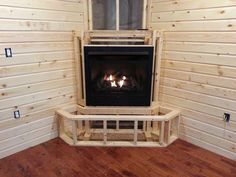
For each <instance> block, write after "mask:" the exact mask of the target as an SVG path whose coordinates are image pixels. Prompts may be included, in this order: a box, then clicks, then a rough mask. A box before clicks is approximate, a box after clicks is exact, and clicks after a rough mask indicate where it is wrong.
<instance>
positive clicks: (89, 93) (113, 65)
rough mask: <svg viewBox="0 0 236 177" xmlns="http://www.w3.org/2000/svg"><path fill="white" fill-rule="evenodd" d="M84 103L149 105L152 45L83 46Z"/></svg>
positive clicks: (93, 104)
mask: <svg viewBox="0 0 236 177" xmlns="http://www.w3.org/2000/svg"><path fill="white" fill-rule="evenodd" d="M84 57H85V86H86V104H87V106H150V102H151V85H152V64H153V47H151V46H140V47H139V46H132V47H131V46H110V47H109V46H85V47H84Z"/></svg>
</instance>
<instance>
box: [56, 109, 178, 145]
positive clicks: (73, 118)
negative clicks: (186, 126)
mask: <svg viewBox="0 0 236 177" xmlns="http://www.w3.org/2000/svg"><path fill="white" fill-rule="evenodd" d="M161 109H162V110H164V109H165V108H161ZM161 109H160V108H159V110H161ZM165 110H167V109H165ZM168 110H169V109H168ZM160 113H161V114H162V115H158V114H156V115H80V114H79V115H73V114H71V113H69V112H66V111H64V110H58V111H57V112H56V114H57V117H58V120H59V136H60V137H61V138H62V139H63V140H64V141H65V142H67V143H68V144H70V145H75V146H146V147H152V146H155V147H161V146H167V145H169V144H170V143H172V142H173V141H174V140H176V139H177V137H178V131H179V111H178V110H170V111H168V113H166V114H164V113H162V112H159V114H160ZM92 121H102V124H103V128H100V129H93V128H91V126H90V125H91V122H92ZM108 121H116V122H117V125H118V126H117V127H116V129H109V128H108V126H107V125H108ZM120 121H132V122H133V125H134V126H133V128H132V129H120V128H119V122H120ZM65 122H70V124H67V125H66V124H65ZM139 122H142V123H143V127H142V129H140V128H138V123H139ZM96 133H100V134H102V136H103V138H102V139H97V140H92V139H91V136H92V134H96ZM131 133H132V134H133V139H132V140H130V139H129V140H122V139H120V138H119V136H120V135H121V134H131ZM108 134H109V135H111V136H112V135H116V138H117V139H116V140H109V137H108ZM141 134H144V135H145V136H144V137H145V139H144V140H143V139H141V140H140V139H139V138H138V137H139V135H141Z"/></svg>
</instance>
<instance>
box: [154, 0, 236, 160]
mask: <svg viewBox="0 0 236 177" xmlns="http://www.w3.org/2000/svg"><path fill="white" fill-rule="evenodd" d="M150 28H151V29H158V30H164V31H165V32H164V48H163V56H162V66H161V69H162V73H161V86H160V100H161V101H162V102H163V104H165V105H169V106H172V107H177V108H180V109H181V110H182V119H181V131H180V137H181V138H182V139H184V140H186V141H188V142H190V143H193V144H196V145H198V146H201V147H203V148H206V149H208V150H211V151H213V152H216V153H218V154H221V155H224V156H226V157H230V158H232V159H236V154H235V153H236V0H223V1H222V0H208V1H206V0H197V1H195V0H153V1H152V3H151V14H150ZM224 112H227V113H230V114H231V120H230V123H225V122H224V121H222V120H223V114H224Z"/></svg>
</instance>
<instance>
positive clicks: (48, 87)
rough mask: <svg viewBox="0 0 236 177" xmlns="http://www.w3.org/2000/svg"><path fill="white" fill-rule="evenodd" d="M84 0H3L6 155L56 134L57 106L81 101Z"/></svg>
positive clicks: (1, 144)
mask: <svg viewBox="0 0 236 177" xmlns="http://www.w3.org/2000/svg"><path fill="white" fill-rule="evenodd" d="M84 2H86V1H84ZM84 2H83V0H1V1H0V24H1V25H0V158H3V157H5V156H7V155H10V154H13V153H15V152H18V151H20V150H23V149H26V148H28V147H30V146H33V145H36V144H39V143H41V142H44V141H47V140H49V139H52V138H54V137H56V136H57V129H56V124H55V118H54V110H55V109H56V108H59V107H65V108H70V106H71V105H72V104H73V103H75V78H74V77H75V73H74V56H73V43H72V30H80V29H83V28H84V26H86V24H85V23H84V22H86V21H87V20H84V19H85V18H86V15H85V14H84V4H85V3H84ZM5 48H12V52H13V57H12V58H5V53H4V50H5ZM15 110H20V113H21V118H20V119H18V120H16V119H14V114H13V111H15Z"/></svg>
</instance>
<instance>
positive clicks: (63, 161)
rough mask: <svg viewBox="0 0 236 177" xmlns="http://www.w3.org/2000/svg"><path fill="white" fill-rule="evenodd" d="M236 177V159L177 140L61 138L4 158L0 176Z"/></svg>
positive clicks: (0, 161)
mask: <svg viewBox="0 0 236 177" xmlns="http://www.w3.org/2000/svg"><path fill="white" fill-rule="evenodd" d="M103 176H109V177H110V176H111V177H123V176H129V177H137V176H140V177H149V176H150V177H236V161H233V160H229V159H227V158H224V157H222V156H219V155H216V154H214V153H212V152H209V151H207V150H204V149H201V148H199V147H197V146H194V145H192V144H189V143H187V142H184V141H182V140H177V141H176V142H175V143H173V144H172V145H170V146H169V147H167V148H124V147H121V148H102V147H101V148H100V147H82V148H80V147H70V146H68V145H67V144H65V143H64V142H63V141H62V140H60V139H59V138H57V139H54V140H51V141H49V142H46V143H43V144H41V145H38V146H35V147H33V148H30V149H27V150H25V151H22V152H20V153H17V154H14V155H12V156H9V157H7V158H4V159H1V160H0V177H103Z"/></svg>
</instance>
